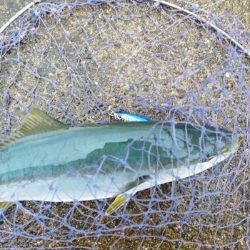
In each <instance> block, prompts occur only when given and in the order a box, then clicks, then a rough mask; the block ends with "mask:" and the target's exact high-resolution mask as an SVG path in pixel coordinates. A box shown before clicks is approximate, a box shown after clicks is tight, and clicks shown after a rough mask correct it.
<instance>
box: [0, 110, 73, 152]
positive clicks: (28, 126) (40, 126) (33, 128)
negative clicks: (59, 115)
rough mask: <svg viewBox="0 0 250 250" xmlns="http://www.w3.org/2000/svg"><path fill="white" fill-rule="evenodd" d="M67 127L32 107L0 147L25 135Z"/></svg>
mask: <svg viewBox="0 0 250 250" xmlns="http://www.w3.org/2000/svg"><path fill="white" fill-rule="evenodd" d="M67 128H69V126H68V125H66V124H63V123H61V122H59V121H57V120H55V119H54V118H52V117H50V116H49V115H47V114H46V113H44V112H43V111H41V110H39V109H33V110H32V111H31V112H30V113H29V114H28V115H27V116H26V117H25V118H24V120H23V122H22V125H21V127H20V128H19V129H17V131H16V132H15V133H14V134H13V135H12V136H10V137H9V138H8V139H7V140H5V141H4V142H3V143H2V144H0V149H3V148H4V147H5V146H6V145H8V144H9V143H12V142H14V141H16V140H17V139H20V138H23V137H25V136H29V135H34V134H40V133H44V132H49V131H54V130H59V129H67Z"/></svg>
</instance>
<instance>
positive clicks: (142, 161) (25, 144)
mask: <svg viewBox="0 0 250 250" xmlns="http://www.w3.org/2000/svg"><path fill="white" fill-rule="evenodd" d="M237 149H238V141H237V140H236V139H235V138H233V135H232V133H230V132H229V131H227V130H225V129H216V128H214V127H200V126H194V125H192V124H189V123H186V122H180V123H173V122H171V123H166V122H158V123H156V122H129V123H117V124H106V125H85V126H83V127H69V126H67V125H65V124H62V123H60V122H58V121H56V120H54V119H53V118H51V117H49V116H48V115H46V114H45V113H44V112H42V111H40V110H38V109H35V110H33V111H32V112H31V113H30V114H29V115H28V116H27V117H26V118H25V120H24V122H23V125H22V126H21V128H20V129H19V130H18V131H17V132H16V133H15V134H14V135H13V136H11V137H10V138H9V139H8V140H7V141H5V142H4V143H3V144H2V145H0V202H2V206H4V207H6V204H10V205H11V203H12V202H16V201H23V200H37V201H51V202H70V201H74V200H78V201H86V200H94V199H104V198H110V197H116V198H115V200H114V201H113V203H112V204H111V205H110V206H109V207H108V208H107V210H106V214H112V213H113V212H114V211H116V210H117V209H119V208H120V207H121V206H122V205H123V204H124V203H125V202H127V201H128V200H129V198H130V197H131V196H133V195H134V194H135V193H136V192H138V191H140V190H144V189H147V188H150V187H152V186H155V185H160V184H163V183H166V182H172V181H174V180H176V179H180V178H186V177H189V176H192V175H195V174H198V173H200V172H202V171H204V170H206V169H208V168H210V167H212V166H214V165H216V164H218V163H219V162H222V161H223V160H225V159H227V158H228V157H229V156H231V155H232V154H233V153H235V152H236V151H237ZM0 206H1V205H0Z"/></svg>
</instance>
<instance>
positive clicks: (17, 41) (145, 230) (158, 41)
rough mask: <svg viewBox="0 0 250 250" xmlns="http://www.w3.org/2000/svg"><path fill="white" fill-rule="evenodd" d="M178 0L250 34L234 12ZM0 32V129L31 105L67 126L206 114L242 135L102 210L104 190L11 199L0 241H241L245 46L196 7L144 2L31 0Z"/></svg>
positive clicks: (247, 92)
mask: <svg viewBox="0 0 250 250" xmlns="http://www.w3.org/2000/svg"><path fill="white" fill-rule="evenodd" d="M176 3H177V4H178V5H179V6H182V7H183V8H186V9H189V10H190V11H192V12H193V13H195V14H196V15H199V16H202V17H204V18H207V19H208V20H210V22H211V23H214V24H216V25H217V26H218V27H220V28H221V29H222V30H225V31H226V32H227V33H228V34H229V35H230V36H231V37H233V38H234V39H235V40H236V41H238V42H239V43H240V44H242V45H243V46H246V47H247V45H249V32H248V31H247V30H246V28H245V27H244V25H243V24H242V23H241V22H240V19H239V17H236V16H233V15H230V14H228V13H227V14H224V15H221V16H216V15H215V14H212V13H209V12H205V11H204V10H201V9H200V8H199V7H197V5H193V4H191V2H188V1H187V2H184V1H177V2H176ZM0 35H1V37H0V53H1V54H0V82H1V84H0V94H1V95H0V127H1V139H2V140H4V139H5V138H7V137H8V136H9V135H10V134H11V133H12V132H13V131H14V130H15V129H16V128H18V126H19V125H20V124H21V122H22V120H23V118H24V116H25V115H26V114H27V113H29V112H30V110H31V109H32V108H33V107H36V108H37V107H39V109H41V110H43V111H45V112H46V113H48V114H49V115H50V116H52V117H54V118H56V119H58V120H59V121H62V122H64V123H67V124H70V125H73V126H77V125H80V124H85V123H102V122H105V121H108V120H109V115H110V113H111V112H112V111H120V110H122V111H126V112H130V113H136V114H140V115H144V116H147V117H149V118H151V119H152V120H160V121H172V122H174V121H175V122H178V121H187V122H189V123H192V124H199V126H201V127H204V128H205V124H210V125H212V126H215V127H222V128H226V129H228V130H230V131H232V133H233V135H235V136H240V138H241V139H240V148H239V150H238V151H237V153H236V154H234V155H232V156H231V157H229V158H228V159H227V160H226V161H223V162H222V163H220V164H218V165H216V166H214V167H212V168H210V169H208V170H207V171H203V172H201V173H200V174H197V175H194V176H190V177H188V178H185V179H176V180H175V181H173V182H169V183H166V184H163V185H156V186H155V187H152V188H151V189H147V190H144V191H141V192H138V193H137V194H136V195H134V196H133V197H131V199H130V201H129V202H128V203H127V204H125V206H124V207H122V208H121V209H120V210H118V211H117V213H114V214H112V215H110V216H106V215H105V209H106V208H107V206H108V205H109V204H110V202H111V201H112V200H113V198H109V199H104V200H92V201H77V200H75V201H73V202H68V203H67V202H60V203H53V202H44V201H35V197H34V199H33V200H32V199H31V200H30V201H17V202H16V204H15V205H13V206H11V207H10V208H8V209H7V211H6V212H5V213H4V214H3V215H2V218H1V224H0V246H1V247H2V248H36V247H41V248H43V247H47V248H48V247H50V248H63V249H65V248H72V247H74V248H77V247H81V248H83V247H85V248H90V249H177V248H178V249H194V248H199V249H209V248H214V249H217V248H223V247H224V248H226V249H231V248H232V249H233V248H234V249H245V248H247V247H249V218H250V217H249V209H250V204H249V199H250V196H249V192H250V190H249V187H250V186H249V183H250V171H249V157H250V154H249V144H250V141H249V112H250V89H249V79H250V75H249V58H248V57H247V55H246V54H247V50H246V51H245V53H243V51H242V50H241V49H240V48H238V47H237V46H235V44H234V43H232V41H230V40H229V39H225V37H224V36H223V35H222V34H221V33H220V32H217V31H215V30H214V29H212V28H211V27H210V26H209V25H206V24H205V23H202V22H200V21H199V20H198V21H197V19H195V18H194V17H192V16H190V15H186V14H185V13H183V12H180V11H177V10H176V9H174V8H169V7H167V6H165V5H160V4H157V3H155V2H151V1H147V2H139V1H138V2H137V1H94V0H93V1H84V0H83V1H50V2H49V3H48V2H47V1H46V2H41V3H38V4H37V5H35V6H33V7H32V8H29V9H28V10H27V11H26V12H24V13H23V14H22V15H21V16H19V17H18V18H17V20H16V21H15V22H13V23H12V24H11V25H10V26H9V27H8V28H7V29H6V30H5V31H4V32H2V34H0ZM0 165H1V164H0ZM0 190H1V189H0ZM0 196H1V194H0Z"/></svg>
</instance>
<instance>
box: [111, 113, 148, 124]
mask: <svg viewBox="0 0 250 250" xmlns="http://www.w3.org/2000/svg"><path fill="white" fill-rule="evenodd" d="M110 121H111V122H149V121H151V120H150V119H149V118H147V117H144V116H141V115H137V114H131V113H126V112H113V113H112V114H110Z"/></svg>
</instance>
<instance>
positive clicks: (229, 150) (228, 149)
mask: <svg viewBox="0 0 250 250" xmlns="http://www.w3.org/2000/svg"><path fill="white" fill-rule="evenodd" d="M239 148H240V139H239V138H237V139H235V140H234V143H232V146H231V147H227V146H224V147H223V148H222V149H221V152H222V153H223V154H225V153H232V154H233V153H236V152H237V151H238V149H239Z"/></svg>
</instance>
